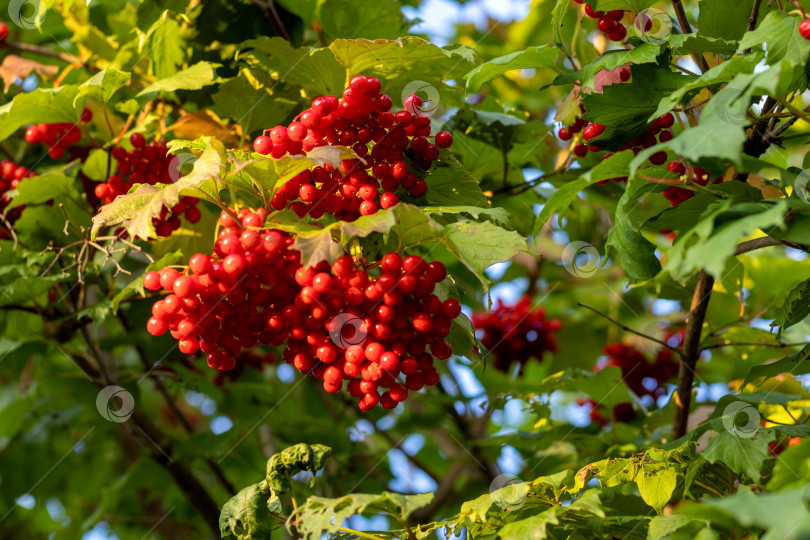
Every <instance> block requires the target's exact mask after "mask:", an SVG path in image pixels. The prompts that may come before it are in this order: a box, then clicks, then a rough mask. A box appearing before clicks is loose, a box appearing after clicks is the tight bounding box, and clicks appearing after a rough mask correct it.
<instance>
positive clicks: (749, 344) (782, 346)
mask: <svg viewBox="0 0 810 540" xmlns="http://www.w3.org/2000/svg"><path fill="white" fill-rule="evenodd" d="M804 345H807V344H806V343H762V342H755V341H752V342H739V343H715V344H714V345H706V346H705V347H702V349H703V350H704V351H705V350H706V349H719V348H721V347H773V348H775V349H789V348H790V347H802V346H804Z"/></svg>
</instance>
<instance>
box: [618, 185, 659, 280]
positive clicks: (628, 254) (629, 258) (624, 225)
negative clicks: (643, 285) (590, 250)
mask: <svg viewBox="0 0 810 540" xmlns="http://www.w3.org/2000/svg"><path fill="white" fill-rule="evenodd" d="M634 186H639V187H634ZM655 189H657V186H656V185H655V184H651V183H649V182H642V181H639V180H634V179H633V180H630V183H629V184H628V185H627V189H626V190H625V192H624V193H623V194H622V196H621V198H620V199H619V204H618V205H617V206H616V213H615V214H614V216H613V227H612V228H611V229H610V232H609V233H608V240H607V243H606V244H605V248H611V247H612V248H614V249H615V250H616V252H617V253H618V254H619V260H620V262H621V265H622V269H623V270H624V271H625V272H626V273H627V275H628V277H630V278H631V279H633V280H636V281H645V280H648V279H652V278H654V277H655V276H656V275H657V274H658V272H660V271H661V262H660V261H659V260H658V257H656V256H655V245H654V244H653V243H652V242H650V241H649V240H647V239H646V238H644V236H643V235H642V234H641V233H640V232H638V230H637V229H636V226H635V225H634V224H633V221H632V220H631V218H630V215H629V212H630V210H631V208H630V205H631V204H633V206H635V204H634V201H635V199H637V198H638V196H639V195H640V194H643V193H647V192H651V191H653V190H655Z"/></svg>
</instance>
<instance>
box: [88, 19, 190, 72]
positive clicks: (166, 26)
mask: <svg viewBox="0 0 810 540" xmlns="http://www.w3.org/2000/svg"><path fill="white" fill-rule="evenodd" d="M139 33H140V32H139ZM99 45H100V46H99V47H98V48H99V49H101V48H102V47H103V46H101V44H99ZM138 54H139V55H141V57H142V58H143V57H149V58H150V60H151V64H152V70H153V72H154V75H155V76H156V77H157V78H158V79H165V78H168V77H171V76H173V75H175V74H176V73H177V70H178V69H180V66H182V65H183V63H184V62H185V61H186V49H185V47H184V40H183V38H182V36H181V35H180V25H179V24H178V22H177V21H176V20H175V19H174V18H173V17H168V16H164V17H161V18H160V19H159V20H158V21H156V22H155V23H154V24H153V25H152V26H151V27H150V28H149V29H148V30H147V31H146V33H145V34H144V35H143V37H142V38H141V39H140V40H139V50H138Z"/></svg>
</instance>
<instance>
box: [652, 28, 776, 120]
mask: <svg viewBox="0 0 810 540" xmlns="http://www.w3.org/2000/svg"><path fill="white" fill-rule="evenodd" d="M691 35H692V34H689V36H691ZM672 37H673V38H675V37H679V36H672ZM761 59H762V54H761V53H759V52H753V53H751V54H747V55H745V56H733V57H731V58H729V59H728V60H727V61H726V62H721V63H719V64H717V65H716V66H714V67H713V68H711V69H709V70H708V71H706V72H705V73H703V74H702V75H700V76H699V77H697V78H693V79H692V80H691V81H688V82H686V84H684V85H682V86H680V87H679V88H677V89H676V90H675V91H673V92H672V93H670V94H669V95H667V96H665V97H664V98H663V99H662V100H661V102H660V103H659V105H658V109H656V111H655V112H654V113H653V114H652V116H651V118H653V117H654V118H657V117H659V116H661V115H663V114H665V113H667V112H669V111H671V110H672V109H674V108H675V107H677V106H678V104H679V103H686V102H688V101H689V100H691V99H692V98H693V97H694V96H696V95H697V94H698V93H699V92H700V91H701V90H703V89H704V88H706V87H709V86H714V85H719V84H721V83H726V82H729V81H731V80H733V79H734V78H735V77H736V76H738V75H740V74H751V73H753V72H754V68H755V67H756V65H757V64H758V63H759V61H760V60H761Z"/></svg>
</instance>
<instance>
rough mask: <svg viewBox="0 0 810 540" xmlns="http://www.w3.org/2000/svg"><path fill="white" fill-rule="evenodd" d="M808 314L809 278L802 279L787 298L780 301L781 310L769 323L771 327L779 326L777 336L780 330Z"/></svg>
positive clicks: (809, 307)
mask: <svg viewBox="0 0 810 540" xmlns="http://www.w3.org/2000/svg"><path fill="white" fill-rule="evenodd" d="M808 315H810V279H808V280H806V281H802V282H801V283H799V284H798V285H796V286H795V287H794V288H793V290H791V291H790V292H789V293H788V295H787V299H785V301H784V303H782V310H781V311H780V312H779V315H778V316H777V317H776V320H775V321H773V322H772V323H771V328H773V327H774V326H777V327H779V332H778V333H777V336H781V334H782V332H784V331H785V330H787V329H788V328H790V327H791V326H793V325H794V324H796V323H799V322H801V321H803V320H804V319H806V318H807V316H808Z"/></svg>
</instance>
